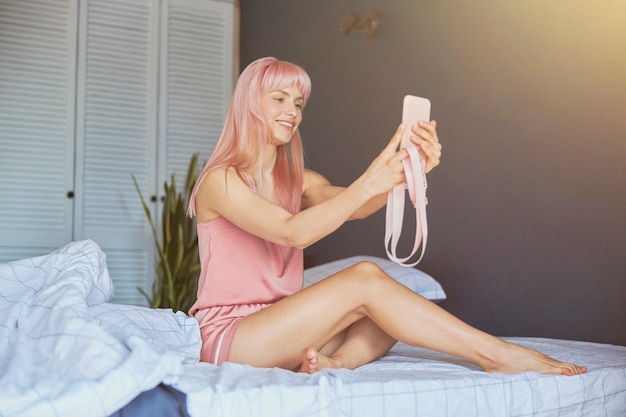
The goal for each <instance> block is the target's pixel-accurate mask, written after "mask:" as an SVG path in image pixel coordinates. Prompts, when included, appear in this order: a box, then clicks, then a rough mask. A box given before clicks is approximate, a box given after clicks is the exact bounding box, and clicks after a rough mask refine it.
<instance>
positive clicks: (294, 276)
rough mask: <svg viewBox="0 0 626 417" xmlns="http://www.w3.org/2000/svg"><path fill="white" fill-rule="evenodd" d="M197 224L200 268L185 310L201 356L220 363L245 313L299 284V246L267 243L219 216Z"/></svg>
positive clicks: (264, 305)
mask: <svg viewBox="0 0 626 417" xmlns="http://www.w3.org/2000/svg"><path fill="white" fill-rule="evenodd" d="M197 228H198V249H199V252H200V264H201V273H200V279H199V281H198V299H197V300H196V302H195V303H194V305H193V306H192V307H191V310H190V311H189V314H190V315H191V316H194V317H195V318H196V319H197V320H198V322H199V324H200V332H201V334H202V351H201V355H200V360H201V361H204V362H212V363H214V364H216V365H219V364H221V363H222V362H225V361H227V360H228V356H229V353H230V346H231V344H232V341H233V337H234V335H235V331H236V330H237V326H238V325H239V323H240V322H241V320H243V318H244V317H246V316H247V315H249V314H252V313H255V312H258V311H260V310H262V309H264V308H265V307H268V306H269V305H271V304H272V303H275V302H276V301H278V300H280V299H282V298H284V297H286V296H288V295H291V294H294V293H296V292H297V291H300V290H301V289H302V284H303V280H304V273H303V270H304V267H303V259H302V250H301V249H296V248H290V247H286V246H281V245H278V244H275V243H271V242H267V241H265V240H263V239H261V238H259V237H257V236H255V235H253V234H250V233H248V232H246V231H244V230H242V229H240V228H239V227H237V226H235V225H234V224H232V223H230V222H229V221H228V220H226V219H225V218H224V217H217V218H215V219H213V220H210V221H207V222H202V223H199V224H198V226H197Z"/></svg>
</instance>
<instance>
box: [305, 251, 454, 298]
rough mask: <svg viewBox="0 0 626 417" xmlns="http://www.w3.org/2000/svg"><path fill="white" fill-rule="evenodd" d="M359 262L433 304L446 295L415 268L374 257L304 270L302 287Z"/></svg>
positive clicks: (339, 261)
mask: <svg viewBox="0 0 626 417" xmlns="http://www.w3.org/2000/svg"><path fill="white" fill-rule="evenodd" d="M360 261H369V262H373V263H375V264H377V265H378V266H379V267H380V268H381V269H382V270H383V271H385V273H386V274H387V275H389V276H391V277H392V278H394V279H395V280H396V281H398V282H399V283H400V284H402V285H404V286H405V287H407V288H409V289H410V290H412V291H414V292H416V293H418V294H420V295H421V296H422V297H424V298H428V299H429V300H431V301H434V302H440V301H443V300H445V299H446V293H445V291H444V290H443V288H442V287H441V284H440V283H439V281H437V280H436V279H434V278H433V277H431V276H430V275H428V274H426V273H425V272H422V271H420V270H419V269H415V268H407V267H404V266H401V265H398V264H396V263H395V262H392V261H390V260H389V259H384V258H379V257H376V256H363V255H359V256H352V257H350V258H344V259H339V260H336V261H333V262H328V263H325V264H322V265H318V266H314V267H312V268H308V269H305V270H304V287H305V288H306V287H308V286H309V285H313V284H315V283H316V282H318V281H321V280H323V279H324V278H326V277H328V276H330V275H332V274H334V273H337V272H339V271H341V270H343V269H346V268H348V267H349V266H352V265H354V264H356V263H357V262H360Z"/></svg>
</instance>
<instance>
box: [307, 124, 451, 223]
mask: <svg viewBox="0 0 626 417" xmlns="http://www.w3.org/2000/svg"><path fill="white" fill-rule="evenodd" d="M411 131H412V132H413V134H414V136H412V137H411V141H412V142H413V143H415V144H416V145H417V146H418V147H419V150H420V153H421V155H422V157H423V158H424V159H425V160H426V164H425V172H430V171H431V170H432V169H433V168H434V167H436V166H437V165H439V160H440V158H441V144H440V143H439V138H438V136H437V122H436V121H434V120H433V121H431V122H430V123H426V122H420V123H419V124H418V125H416V126H411ZM343 190H344V187H338V186H334V185H332V184H331V183H330V181H328V180H327V179H326V178H324V177H323V176H322V175H320V174H318V173H316V172H314V171H306V172H305V183H304V193H303V196H302V207H303V208H309V207H313V206H315V205H316V204H319V203H321V202H324V201H326V200H327V199H329V198H332V197H334V196H335V195H337V194H339V193H340V192H342V191H343ZM386 204H387V193H383V194H380V195H377V196H375V197H373V198H371V199H370V200H368V201H367V202H366V203H365V204H363V205H362V206H361V207H359V208H358V209H357V210H356V211H355V212H354V213H352V214H351V215H350V217H349V218H348V220H355V219H364V218H366V217H368V216H370V215H371V214H373V213H375V212H377V211H378V210H380V209H381V208H382V207H384V206H385V205H386Z"/></svg>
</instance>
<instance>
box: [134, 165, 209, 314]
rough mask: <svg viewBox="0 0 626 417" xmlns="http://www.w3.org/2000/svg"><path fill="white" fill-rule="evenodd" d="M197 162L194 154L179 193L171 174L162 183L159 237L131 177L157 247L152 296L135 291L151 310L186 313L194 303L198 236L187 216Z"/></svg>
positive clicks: (147, 208)
mask: <svg viewBox="0 0 626 417" xmlns="http://www.w3.org/2000/svg"><path fill="white" fill-rule="evenodd" d="M197 162H198V154H194V155H193V156H192V157H191V161H190V162H189V168H188V169H187V176H186V179H185V183H184V188H183V190H182V191H178V190H177V189H176V182H175V181H174V174H172V175H171V177H170V182H169V184H168V182H167V181H165V182H164V184H163V190H164V192H165V193H164V196H163V198H162V204H163V207H162V211H161V227H160V232H161V233H160V234H159V233H158V232H157V227H156V225H155V223H154V220H153V219H152V215H151V214H150V208H149V207H148V204H147V203H146V200H145V199H144V197H143V195H142V193H141V190H140V188H139V184H137V180H136V179H135V176H134V175H133V182H134V183H135V188H136V189H137V193H138V194H139V199H140V200H141V205H142V206H143V209H144V212H145V214H146V218H147V219H148V222H149V223H150V228H151V229H152V235H153V237H154V244H155V247H156V273H157V275H156V279H155V280H154V282H153V283H152V294H151V295H148V294H147V293H146V292H145V291H144V290H143V289H141V288H138V290H139V291H140V292H141V293H142V294H143V295H144V297H146V300H148V303H149V305H150V307H152V308H171V309H172V310H174V311H178V310H182V311H185V312H187V311H189V308H190V307H191V305H192V304H193V303H194V302H195V300H196V292H197V288H198V276H199V274H200V259H199V256H198V236H197V231H196V222H195V219H193V218H191V217H189V216H188V215H187V206H188V202H189V197H190V195H191V191H192V189H193V186H194V184H195V182H196V178H197V176H196V165H197Z"/></svg>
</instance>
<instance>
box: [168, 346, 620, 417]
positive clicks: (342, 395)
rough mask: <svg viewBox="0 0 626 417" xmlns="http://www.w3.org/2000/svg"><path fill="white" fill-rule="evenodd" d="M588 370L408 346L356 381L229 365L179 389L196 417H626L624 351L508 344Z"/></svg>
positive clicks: (198, 369)
mask: <svg viewBox="0 0 626 417" xmlns="http://www.w3.org/2000/svg"><path fill="white" fill-rule="evenodd" d="M508 340H511V341H515V342H517V343H520V344H522V345H526V346H529V347H532V348H535V349H539V350H541V351H543V352H545V353H547V354H549V355H552V356H555V357H557V358H559V359H563V360H567V361H572V362H575V363H579V364H585V365H587V366H588V367H589V370H588V373H587V374H584V375H578V376H573V377H566V376H556V375H542V374H539V373H534V372H526V373H520V374H516V375H505V374H498V373H486V372H483V371H481V370H480V369H478V368H477V367H476V366H474V365H473V364H471V363H469V362H467V361H464V360H462V359H459V358H456V357H452V356H449V355H445V354H440V353H437V352H433V351H429V350H426V349H419V348H414V347H411V346H408V345H405V344H402V343H399V344H397V345H396V346H395V347H394V348H393V349H392V350H391V352H390V353H389V354H388V355H387V356H385V357H384V358H382V359H381V360H379V361H376V362H374V363H371V364H368V365H365V366H362V367H360V368H358V369H356V370H354V371H349V370H345V369H340V370H323V371H321V372H318V373H316V374H314V375H305V374H300V373H294V372H290V371H285V370H281V369H258V368H253V367H251V366H245V365H237V364H232V363H225V364H223V365H221V366H220V367H217V366H215V365H209V364H203V363H199V364H195V365H185V378H183V379H181V380H180V382H179V383H178V384H177V385H176V386H177V388H179V389H181V390H182V391H185V392H186V393H187V395H188V399H187V403H188V407H189V412H190V414H191V415H192V416H193V417H226V416H227V417H236V416H242V417H243V416H246V417H255V416H259V417H261V416H272V417H305V416H309V417H313V416H321V417H326V416H327V417H339V416H352V417H363V416H367V417H369V416H372V417H373V416H381V417H406V416H419V417H422V416H423V417H469V416H471V417H530V416H535V417H557V416H561V417H575V416H585V417H596V416H597V417H600V416H602V417H624V416H626V347H623V346H613V345H605V344H596V343H586V342H576V341H566V340H555V339H541V338H508Z"/></svg>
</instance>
